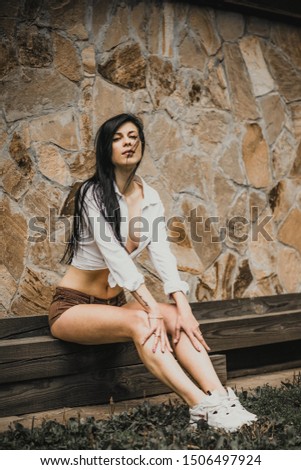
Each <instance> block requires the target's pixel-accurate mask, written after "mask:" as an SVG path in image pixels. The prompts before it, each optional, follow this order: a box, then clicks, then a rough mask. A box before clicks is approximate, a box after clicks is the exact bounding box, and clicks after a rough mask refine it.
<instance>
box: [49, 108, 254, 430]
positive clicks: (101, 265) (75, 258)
mask: <svg viewBox="0 0 301 470" xmlns="http://www.w3.org/2000/svg"><path fill="white" fill-rule="evenodd" d="M144 147H145V141H144V134H143V126H142V123H141V121H140V120H139V119H138V118H137V117H136V116H133V115H131V114H120V115H118V116H115V117H113V118H111V119H109V120H108V121H106V122H105V123H104V124H103V125H102V126H101V127H100V129H99V131H98V134H97V138H96V171H95V174H94V176H93V177H92V178H90V179H88V180H87V181H86V182H84V183H83V184H82V186H81V188H80V189H79V190H78V192H77V195H76V200H75V214H74V215H75V217H74V224H73V233H72V236H71V240H70V243H69V245H68V249H67V252H66V254H65V261H67V263H68V264H70V266H69V268H68V270H67V272H66V274H65V276H64V277H63V279H62V280H61V282H60V284H59V286H58V287H57V290H56V293H55V295H54V298H53V302H52V304H51V307H50V311H49V323H50V327H51V332H52V334H53V336H55V337H56V338H60V339H62V340H66V341H71V342H75V343H81V344H88V345H91V344H105V343H113V342H123V341H130V340H131V341H133V342H134V343H135V346H136V348H137V351H138V354H139V356H140V358H141V360H142V361H143V363H144V364H145V365H146V367H147V368H148V370H149V371H151V372H152V373H153V374H154V375H155V376H156V377H157V378H158V379H159V380H161V381H162V382H164V383H165V384H166V385H167V386H168V387H170V388H171V389H172V390H173V391H174V392H176V393H177V394H178V395H179V396H180V397H182V398H183V400H184V401H185V402H186V403H187V404H188V406H189V408H190V423H191V424H195V423H197V421H198V420H200V419H204V420H207V421H208V424H209V425H212V426H215V427H218V428H223V429H226V430H229V431H235V430H236V429H238V428H239V427H240V426H242V425H243V424H247V423H250V422H252V421H254V420H255V419H256V418H255V415H253V414H251V413H249V412H248V411H247V410H245V409H244V408H243V407H242V406H241V404H240V403H239V401H238V399H237V397H236V396H235V394H234V392H233V391H232V390H231V389H227V390H226V389H225V388H224V387H223V386H222V384H221V383H220V381H219V379H218V377H217V375H216V373H215V370H214V368H213V366H212V363H211V361H210V358H209V356H208V354H207V351H208V350H209V347H208V345H207V344H206V341H205V340H204V338H203V335H202V333H201V331H200V329H199V325H198V322H197V321H196V319H195V318H194V316H193V314H192V312H191V308H190V306H189V303H188V301H187V298H186V294H187V292H188V285H187V283H185V282H183V281H181V279H180V277H179V273H178V271H177V265H176V260H175V257H174V256H173V254H172V253H171V251H170V248H169V244H168V242H167V239H166V230H165V226H164V210H163V206H162V203H161V201H160V198H159V195H158V193H157V192H156V191H155V190H154V189H152V188H151V187H150V186H149V185H147V184H146V183H145V181H144V180H143V179H142V178H140V177H138V176H137V175H136V170H137V168H138V166H139V164H140V162H141V159H142V155H143V152H144ZM137 222H138V223H139V226H137ZM141 224H142V227H141ZM145 247H147V249H148V252H149V254H150V257H151V260H152V262H153V264H154V266H155V268H156V270H157V271H158V273H159V275H160V277H161V278H162V281H163V283H164V290H165V293H166V294H167V295H168V296H170V298H171V299H172V300H173V301H174V303H172V304H168V303H166V304H165V303H158V302H156V300H155V299H154V297H153V296H152V294H151V292H150V291H149V290H148V288H147V287H146V285H145V284H144V278H143V276H142V274H141V273H140V272H139V271H138V270H137V268H136V266H135V264H134V262H133V259H134V258H135V257H136V256H137V255H138V254H139V253H140V252H141V251H142V250H143V249H144V248H145ZM124 289H126V290H127V291H129V292H131V294H132V296H133V298H134V300H133V301H131V302H128V303H127V302H126V298H125V294H124ZM168 335H170V336H171V337H172V345H171V344H170V341H169V338H168ZM184 370H185V371H187V372H188V373H189V374H190V375H191V377H192V378H193V379H194V381H195V383H194V382H193V381H192V380H191V379H190V378H189V377H188V376H187V375H186V373H185V372H184Z"/></svg>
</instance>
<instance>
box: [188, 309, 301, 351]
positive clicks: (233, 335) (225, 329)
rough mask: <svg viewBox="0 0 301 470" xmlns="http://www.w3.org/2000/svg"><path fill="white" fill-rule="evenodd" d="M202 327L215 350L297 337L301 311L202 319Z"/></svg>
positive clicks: (300, 330)
mask: <svg viewBox="0 0 301 470" xmlns="http://www.w3.org/2000/svg"><path fill="white" fill-rule="evenodd" d="M196 316H198V315H196ZM200 327H201V330H202V332H203V334H204V337H205V338H206V341H207V342H208V344H209V346H210V348H211V350H212V352H214V351H222V350H224V351H226V350H229V349H238V348H247V347H250V346H259V345H262V344H271V343H281V342H284V341H294V340H297V339H300V338H301V311H300V312H298V311H297V312H296V311H287V312H278V313H268V314H263V315H258V316H256V315H244V316H238V317H232V318H231V321H230V320H229V319H226V320H224V319H219V318H216V319H214V320H200Z"/></svg>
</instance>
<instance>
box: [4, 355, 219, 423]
mask: <svg viewBox="0 0 301 470" xmlns="http://www.w3.org/2000/svg"><path fill="white" fill-rule="evenodd" d="M212 361H213V364H214V366H215V368H216V371H217V373H218V374H219V376H220V379H221V381H222V382H223V383H225V381H226V376H227V373H226V358H225V356H223V355H215V356H213V357H212ZM167 392H170V389H169V388H168V387H167V386H165V385H164V384H162V383H161V382H160V381H158V380H157V379H156V378H155V377H154V376H153V375H152V374H151V373H149V372H148V371H147V370H146V368H145V367H144V365H143V364H137V365H132V366H125V367H117V368H114V369H106V370H103V369H101V368H99V369H98V370H93V371H88V372H84V373H81V374H75V375H73V376H62V377H51V378H42V379H36V380H28V381H24V382H17V383H8V384H3V385H2V386H1V387H0V416H12V415H18V414H24V413H29V412H35V411H42V410H46V409H55V408H60V407H65V406H66V407H67V406H83V405H93V404H102V403H109V401H110V399H111V397H112V398H113V400H114V401H116V402H117V401H121V400H128V399H133V398H142V397H146V396H153V395H159V394H161V393H167Z"/></svg>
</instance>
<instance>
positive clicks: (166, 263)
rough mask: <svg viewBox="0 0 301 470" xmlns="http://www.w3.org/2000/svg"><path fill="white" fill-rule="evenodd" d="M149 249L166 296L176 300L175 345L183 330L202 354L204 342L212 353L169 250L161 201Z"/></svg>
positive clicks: (187, 288) (185, 284) (186, 285)
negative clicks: (201, 349) (201, 348)
mask: <svg viewBox="0 0 301 470" xmlns="http://www.w3.org/2000/svg"><path fill="white" fill-rule="evenodd" d="M148 250H149V253H150V256H151V259H152V262H153V264H154V266H155V268H156V270H157V271H158V273H159V275H160V277H161V279H162V281H163V283H164V291H165V293H166V294H167V295H169V296H170V297H171V298H173V300H174V301H175V303H176V306H177V312H178V313H177V321H176V327H175V331H174V334H173V342H174V344H177V343H178V342H179V339H180V332H181V330H183V331H185V333H186V334H187V336H188V337H189V339H190V341H191V343H192V344H193V346H194V347H195V349H197V350H198V351H199V350H200V343H201V344H203V346H204V347H205V348H206V349H207V350H210V348H209V346H208V345H207V344H206V342H205V340H204V338H203V336H202V334H201V332H200V330H199V324H198V322H197V320H196V319H195V317H194V315H193V313H192V311H191V307H190V305H189V303H188V301H187V297H186V294H187V293H188V290H189V287H188V284H187V283H186V282H184V281H182V280H181V278H180V276H179V272H178V268H177V261H176V258H175V256H174V255H173V253H172V252H171V250H170V246H169V242H168V239H167V232H166V227H165V220H164V208H163V205H162V203H161V202H160V204H159V206H158V211H157V215H156V217H155V219H154V229H153V235H152V241H151V243H150V245H149V246H148Z"/></svg>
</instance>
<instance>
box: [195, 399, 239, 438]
mask: <svg viewBox="0 0 301 470" xmlns="http://www.w3.org/2000/svg"><path fill="white" fill-rule="evenodd" d="M189 413H190V420H189V424H191V425H192V426H195V427H196V426H197V422H198V421H200V420H205V421H207V423H208V425H209V426H212V427H214V428H218V429H224V430H226V431H230V432H235V431H237V430H238V429H239V428H240V427H241V426H243V425H244V424H246V419H245V418H244V417H242V416H241V415H240V414H238V413H236V412H233V411H232V410H231V408H229V407H228V402H227V401H226V400H225V399H224V397H221V395H220V394H219V393H218V392H217V391H216V390H215V391H214V392H212V394H211V395H208V396H206V397H205V398H204V400H202V403H200V404H199V405H196V406H194V407H193V408H190V409H189Z"/></svg>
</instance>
